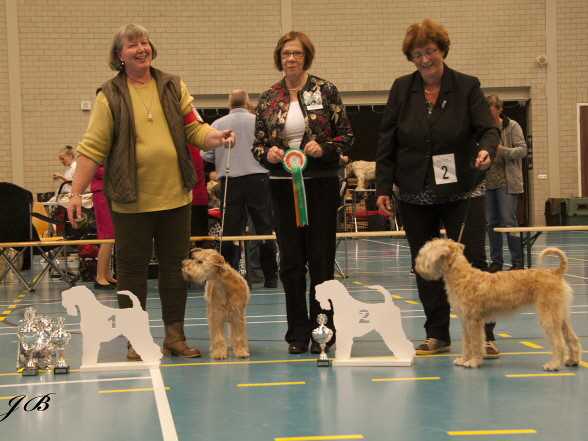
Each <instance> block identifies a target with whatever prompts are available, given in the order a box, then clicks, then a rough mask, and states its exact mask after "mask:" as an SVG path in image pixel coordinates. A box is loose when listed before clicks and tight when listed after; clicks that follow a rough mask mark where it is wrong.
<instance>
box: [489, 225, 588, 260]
mask: <svg viewBox="0 0 588 441" xmlns="http://www.w3.org/2000/svg"><path fill="white" fill-rule="evenodd" d="M494 231H496V232H497V233H522V234H524V237H523V238H522V246H523V247H525V248H527V268H531V250H532V248H533V244H534V243H535V241H536V240H537V238H538V237H539V236H541V233H543V232H549V231H553V232H561V231H588V225H566V226H555V227H509V228H506V227H496V228H494Z"/></svg>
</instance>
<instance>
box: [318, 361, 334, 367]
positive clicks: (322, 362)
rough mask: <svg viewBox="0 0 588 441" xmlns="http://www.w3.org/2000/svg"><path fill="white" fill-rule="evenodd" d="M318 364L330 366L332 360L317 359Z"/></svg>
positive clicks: (319, 365)
mask: <svg viewBox="0 0 588 441" xmlns="http://www.w3.org/2000/svg"><path fill="white" fill-rule="evenodd" d="M316 365H317V367H330V366H331V360H317V361H316Z"/></svg>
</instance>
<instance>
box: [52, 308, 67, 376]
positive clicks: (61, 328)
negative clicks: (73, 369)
mask: <svg viewBox="0 0 588 441" xmlns="http://www.w3.org/2000/svg"><path fill="white" fill-rule="evenodd" d="M70 341H71V334H70V333H69V332H68V331H66V330H65V319H64V318H63V317H59V319H58V320H57V329H56V330H55V331H53V333H52V334H51V344H52V345H53V347H54V348H55V349H54V350H55V353H57V354H58V356H57V363H56V364H55V367H54V368H53V373H54V374H69V365H68V364H67V361H66V360H65V356H64V351H65V345H67V344H68V343H69V342H70Z"/></svg>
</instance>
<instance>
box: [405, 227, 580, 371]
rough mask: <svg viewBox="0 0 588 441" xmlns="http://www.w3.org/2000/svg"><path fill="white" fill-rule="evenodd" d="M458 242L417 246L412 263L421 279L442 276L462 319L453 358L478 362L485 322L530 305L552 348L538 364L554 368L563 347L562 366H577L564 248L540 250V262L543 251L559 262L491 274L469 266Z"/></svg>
mask: <svg viewBox="0 0 588 441" xmlns="http://www.w3.org/2000/svg"><path fill="white" fill-rule="evenodd" d="M463 248H464V247H463V245H461V244H458V243H456V242H454V241H452V240H449V239H434V240H432V241H429V242H427V243H426V244H425V245H424V246H423V247H422V248H421V250H420V251H419V254H418V256H417V258H416V264H415V269H416V271H417V272H418V273H419V274H420V275H421V276H422V277H423V278H424V279H426V280H439V279H441V278H443V279H444V281H445V290H446V291H447V297H448V299H449V303H450V304H451V306H452V308H454V309H455V310H456V312H457V314H458V315H459V317H460V319H461V322H462V328H463V337H462V350H463V356H462V357H460V358H458V359H457V360H455V361H454V362H453V364H455V365H460V366H465V367H470V368H477V367H478V366H480V364H481V363H482V356H483V355H484V323H487V322H495V321H496V320H497V319H498V318H500V317H503V316H506V315H512V314H513V313H515V312H517V310H519V309H520V308H521V307H523V306H526V305H533V306H535V309H536V311H537V316H538V318H539V323H540V324H541V326H542V327H543V329H544V331H545V333H546V335H547V338H548V340H549V342H550V344H551V350H552V358H551V360H550V361H549V362H548V363H545V364H544V365H543V369H545V370H546V371H556V370H558V369H559V367H560V364H561V362H562V360H563V359H564V356H565V355H566V354H565V353H566V350H567V358H566V360H565V364H566V366H576V365H577V364H578V362H579V361H580V354H581V347H580V341H579V339H578V337H577V336H576V334H575V333H574V331H573V330H572V327H571V325H570V315H569V313H570V311H569V309H570V303H571V301H572V289H571V288H570V286H569V285H568V284H567V283H566V282H565V281H564V279H563V275H564V273H565V271H566V269H567V258H566V256H565V254H564V253H563V252H562V251H561V250H559V249H558V248H554V247H550V248H546V249H545V250H543V251H542V252H541V254H540V255H539V265H541V261H542V259H543V257H545V256H546V255H548V254H555V255H557V256H558V257H559V259H560V264H559V268H554V269H528V270H519V271H505V272H498V273H494V274H491V273H487V272H483V271H480V270H478V269H475V268H473V267H472V266H471V265H470V264H469V263H468V261H467V260H466V258H465V257H464V255H463Z"/></svg>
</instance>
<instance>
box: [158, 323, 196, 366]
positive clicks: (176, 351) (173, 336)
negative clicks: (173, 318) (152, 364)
mask: <svg viewBox="0 0 588 441" xmlns="http://www.w3.org/2000/svg"><path fill="white" fill-rule="evenodd" d="M162 352H163V355H172V354H173V355H177V356H178V357H183V358H192V357H200V355H201V354H200V351H199V350H198V349H196V348H193V347H191V346H189V345H188V343H186V336H185V335H184V322H175V323H171V324H169V325H165V338H164V339H163V350H162Z"/></svg>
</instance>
